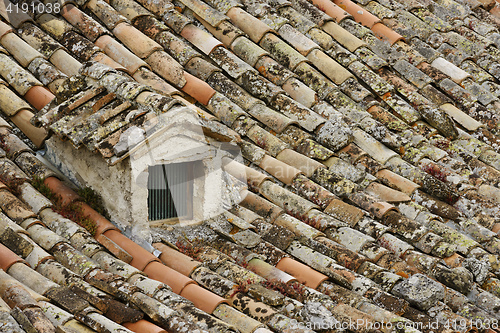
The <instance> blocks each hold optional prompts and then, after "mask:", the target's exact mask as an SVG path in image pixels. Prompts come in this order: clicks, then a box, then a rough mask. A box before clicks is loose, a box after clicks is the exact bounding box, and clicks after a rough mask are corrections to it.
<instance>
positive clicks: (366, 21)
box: [333, 0, 380, 29]
mask: <svg viewBox="0 0 500 333" xmlns="http://www.w3.org/2000/svg"><path fill="white" fill-rule="evenodd" d="M333 2H334V3H335V4H336V5H337V6H339V7H340V8H342V9H343V10H345V11H346V12H348V13H349V14H351V15H352V17H353V18H354V20H355V21H356V22H358V23H360V24H362V25H364V26H365V27H368V28H370V29H371V27H373V26H374V25H375V24H376V23H378V22H380V19H379V18H378V17H376V16H375V15H373V14H372V13H370V12H369V11H367V10H365V9H364V8H362V7H360V6H358V5H357V4H355V3H354V2H352V1H351V0H333Z"/></svg>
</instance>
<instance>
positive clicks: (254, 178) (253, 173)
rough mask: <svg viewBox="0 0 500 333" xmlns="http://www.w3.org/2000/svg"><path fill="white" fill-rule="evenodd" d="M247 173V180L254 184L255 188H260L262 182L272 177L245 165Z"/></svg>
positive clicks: (251, 184)
mask: <svg viewBox="0 0 500 333" xmlns="http://www.w3.org/2000/svg"><path fill="white" fill-rule="evenodd" d="M245 174H246V177H247V182H248V184H249V185H250V186H253V187H254V188H258V187H259V186H260V184H262V182H263V181H264V180H266V179H269V180H270V179H271V177H269V176H266V175H265V174H263V173H262V172H259V171H257V170H255V169H253V168H250V167H247V166H245Z"/></svg>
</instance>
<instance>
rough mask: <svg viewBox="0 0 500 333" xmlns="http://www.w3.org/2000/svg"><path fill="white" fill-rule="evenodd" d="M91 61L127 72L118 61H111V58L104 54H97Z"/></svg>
mask: <svg viewBox="0 0 500 333" xmlns="http://www.w3.org/2000/svg"><path fill="white" fill-rule="evenodd" d="M91 60H92V61H97V62H100V63H101V64H103V65H106V66H109V67H111V68H114V69H116V70H119V71H123V72H127V69H126V68H125V67H123V66H122V65H120V64H119V63H117V62H116V61H114V60H113V59H111V58H110V57H108V56H107V55H106V54H105V53H104V52H96V53H95V54H94V55H93V56H92V58H91Z"/></svg>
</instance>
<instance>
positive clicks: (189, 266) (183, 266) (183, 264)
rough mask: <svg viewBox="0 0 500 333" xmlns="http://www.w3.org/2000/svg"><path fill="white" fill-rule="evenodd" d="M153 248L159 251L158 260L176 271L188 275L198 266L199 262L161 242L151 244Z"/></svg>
mask: <svg viewBox="0 0 500 333" xmlns="http://www.w3.org/2000/svg"><path fill="white" fill-rule="evenodd" d="M153 246H154V248H155V249H157V250H159V251H161V252H162V253H161V255H160V260H161V261H162V262H163V263H164V264H165V265H167V266H168V267H170V268H173V269H175V270H176V271H177V272H179V273H181V274H183V275H185V276H190V275H191V272H192V271H193V270H194V269H195V268H196V267H198V266H200V265H201V262H199V261H196V260H193V259H191V258H190V257H188V256H187V255H185V254H183V253H180V252H179V251H176V250H174V249H173V248H171V247H170V246H167V245H165V244H162V243H155V244H153Z"/></svg>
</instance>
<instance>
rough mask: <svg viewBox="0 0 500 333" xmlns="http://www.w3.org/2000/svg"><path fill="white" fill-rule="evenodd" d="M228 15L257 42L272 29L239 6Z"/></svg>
mask: <svg viewBox="0 0 500 333" xmlns="http://www.w3.org/2000/svg"><path fill="white" fill-rule="evenodd" d="M328 1H329V0H328ZM226 15H227V16H228V17H229V18H230V19H231V21H233V23H234V25H236V26H237V27H238V28H240V29H241V30H243V31H244V32H246V33H247V34H248V36H249V37H250V39H251V40H253V41H254V42H255V43H258V42H259V41H260V40H261V39H262V37H263V36H264V35H265V34H266V33H268V32H269V31H272V29H271V28H270V27H269V26H268V25H267V24H265V23H264V22H262V21H261V20H259V19H258V18H256V17H253V16H252V15H250V14H249V13H247V12H246V11H244V10H243V9H241V8H239V7H233V8H231V9H230V10H229V11H228V12H227V13H226Z"/></svg>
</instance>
